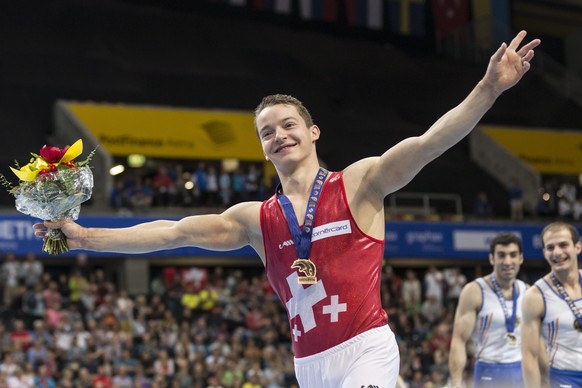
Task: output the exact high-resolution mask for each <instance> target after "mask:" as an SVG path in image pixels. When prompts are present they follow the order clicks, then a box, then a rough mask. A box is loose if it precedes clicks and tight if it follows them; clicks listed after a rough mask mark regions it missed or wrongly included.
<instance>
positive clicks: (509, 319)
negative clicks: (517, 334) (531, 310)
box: [491, 273, 517, 333]
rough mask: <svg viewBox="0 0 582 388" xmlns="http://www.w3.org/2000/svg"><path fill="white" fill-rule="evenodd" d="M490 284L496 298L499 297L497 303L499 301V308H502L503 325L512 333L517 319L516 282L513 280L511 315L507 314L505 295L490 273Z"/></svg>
mask: <svg viewBox="0 0 582 388" xmlns="http://www.w3.org/2000/svg"><path fill="white" fill-rule="evenodd" d="M491 284H493V290H495V293H496V294H497V299H499V303H501V308H502V309H503V313H504V314H505V327H506V328H507V332H508V333H513V331H514V330H515V322H516V319H517V284H516V282H515V281H514V282H513V295H512V298H513V308H512V312H511V315H509V311H508V308H507V303H505V297H504V296H503V293H502V292H501V287H499V283H497V280H495V275H494V274H493V273H492V274H491Z"/></svg>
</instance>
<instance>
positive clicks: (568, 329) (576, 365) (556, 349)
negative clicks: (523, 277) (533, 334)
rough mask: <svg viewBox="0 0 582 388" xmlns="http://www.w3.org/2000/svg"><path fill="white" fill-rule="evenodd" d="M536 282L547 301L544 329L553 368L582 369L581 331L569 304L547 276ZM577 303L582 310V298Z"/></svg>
mask: <svg viewBox="0 0 582 388" xmlns="http://www.w3.org/2000/svg"><path fill="white" fill-rule="evenodd" d="M534 285H535V286H536V287H537V288H538V289H539V290H540V292H541V294H542V298H543V300H544V308H545V312H544V316H543V319H542V324H541V332H542V337H543V338H544V340H545V341H546V346H547V350H548V359H549V364H550V368H555V369H563V370H572V371H580V370H582V350H581V349H582V332H579V331H577V330H576V329H575V327H574V323H575V322H576V318H575V317H574V314H573V313H572V311H571V310H570V307H569V306H568V303H566V301H565V300H564V299H562V297H561V296H560V295H559V294H558V293H557V292H556V291H555V290H554V289H553V288H552V287H551V286H550V284H549V283H548V282H547V281H546V279H544V278H542V279H539V280H538V281H537V282H535V283H534ZM574 305H575V306H576V307H577V308H578V310H582V299H578V300H575V301H574Z"/></svg>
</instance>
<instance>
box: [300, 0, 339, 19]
mask: <svg viewBox="0 0 582 388" xmlns="http://www.w3.org/2000/svg"><path fill="white" fill-rule="evenodd" d="M338 1H339V0H299V15H300V16H301V19H303V20H314V21H324V22H335V21H337V20H338Z"/></svg>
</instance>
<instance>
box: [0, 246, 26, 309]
mask: <svg viewBox="0 0 582 388" xmlns="http://www.w3.org/2000/svg"><path fill="white" fill-rule="evenodd" d="M21 273H22V271H21V266H20V262H19V261H18V260H16V256H15V255H14V253H13V252H8V253H6V256H5V258H4V262H3V263H2V265H1V266H0V280H1V284H2V285H3V288H4V305H5V306H10V305H11V304H12V301H13V300H14V298H15V297H16V296H17V295H18V294H19V292H20V291H19V280H20V275H21Z"/></svg>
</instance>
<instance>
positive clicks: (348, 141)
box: [0, 0, 582, 387]
mask: <svg viewBox="0 0 582 388" xmlns="http://www.w3.org/2000/svg"><path fill="white" fill-rule="evenodd" d="M580 26H582V5H580V3H579V2H577V1H567V0H563V1H558V0H555V1H549V0H547V1H545V0H537V1H534V0H529V1H525V0H524V1H518V0H514V1H509V0H500V1H478V0H357V1H355V0H354V1H338V0H198V1H195V0H190V1H186V0H178V1H172V0H167V1H162V0H159V1H155V0H151V1H130V0H127V1H123V0H99V1H93V0H77V1H72V0H70V1H69V0H55V1H26V0H25V1H19V2H5V3H4V4H2V6H1V8H0V30H1V33H0V128H1V129H2V133H3V134H4V136H3V139H2V142H1V144H0V149H1V151H2V152H0V173H2V174H4V175H6V177H7V178H8V179H9V180H15V179H12V178H13V176H11V174H12V173H11V172H10V170H9V168H8V167H9V166H14V163H15V161H17V162H18V163H19V164H20V165H24V164H26V163H27V162H28V159H29V157H30V153H31V152H34V153H38V152H39V150H40V148H41V147H42V146H43V145H45V144H48V145H55V146H59V147H63V146H65V145H67V144H72V143H73V142H74V141H75V140H77V139H79V138H81V139H83V141H84V144H85V153H84V154H85V155H86V154H88V153H89V152H90V151H91V150H93V149H95V150H96V154H95V157H94V159H93V162H92V164H93V167H94V169H93V172H94V176H95V188H94V191H93V197H92V199H91V200H90V201H89V202H87V203H85V204H83V206H82V210H81V217H80V219H79V222H81V223H82V224H84V225H87V226H101V225H107V226H126V225H131V224H134V223H137V222H140V221H144V220H149V219H153V218H179V217H182V216H185V215H189V214H199V213H208V212H220V211H222V210H223V209H224V208H226V207H227V206H230V205H232V204H234V203H237V202H239V201H242V200H249V199H251V200H262V199H265V198H268V197H269V196H270V195H271V194H272V193H273V187H274V185H275V184H276V183H277V182H276V177H275V176H274V170H273V168H272V166H271V165H270V164H269V163H268V162H265V160H264V158H263V155H262V152H261V149H260V146H259V144H258V141H257V139H256V135H255V131H254V127H253V110H254V108H255V107H256V106H257V104H258V103H259V102H260V100H261V98H262V97H263V96H265V95H269V94H275V93H284V94H291V95H293V96H295V97H297V98H299V99H300V100H301V101H303V103H304V104H305V105H306V107H307V108H308V109H309V110H310V112H311V114H312V116H313V118H314V121H315V123H316V124H317V125H318V126H319V127H320V128H321V131H322V135H321V139H320V140H319V144H318V154H319V156H320V158H321V162H322V164H323V165H325V166H327V167H328V168H329V169H331V170H340V169H343V168H345V167H346V166H348V165H349V164H350V163H352V162H354V161H356V160H358V159H361V158H363V157H366V156H372V155H379V154H381V153H382V152H384V151H385V150H386V149H388V148H389V147H391V146H392V145H394V144H396V143H397V142H398V141H400V140H402V139H404V138H406V137H409V136H417V135H420V134H422V133H423V132H424V131H425V130H426V129H428V128H429V127H430V125H431V124H432V123H433V122H434V121H436V120H437V119H438V118H439V117H440V116H441V115H442V114H444V113H445V112H446V111H447V110H449V109H450V108H452V107H454V106H455V105H456V104H458V103H459V102H460V101H461V100H462V99H463V98H464V97H465V96H466V95H467V94H468V93H469V91H470V90H471V89H472V88H473V87H474V85H475V84H476V83H477V82H478V81H479V80H480V78H481V77H482V75H483V74H484V71H485V69H486V66H487V63H488V61H489V58H490V56H491V54H492V53H493V52H494V51H495V50H496V49H497V47H499V45H500V44H501V42H508V41H509V40H510V39H511V38H512V37H513V36H514V35H515V33H517V32H518V31H519V30H522V29H525V30H527V31H528V37H527V38H526V39H527V40H529V39H533V38H541V39H542V45H541V46H540V48H539V49H538V50H536V56H535V58H534V59H533V61H532V69H531V71H530V72H529V73H528V74H527V75H526V76H525V77H524V78H523V79H522V81H521V82H520V83H519V84H518V85H517V86H515V87H514V88H512V89H510V90H509V91H507V92H506V93H505V94H504V95H502V96H501V97H500V98H499V99H498V101H497V102H496V104H495V105H494V107H493V108H492V109H491V110H490V111H489V112H488V113H487V114H486V115H485V117H484V118H483V120H482V121H481V123H480V124H479V125H478V126H477V127H476V128H475V130H474V131H473V132H472V134H471V135H470V136H469V137H467V138H466V139H464V140H463V141H461V142H460V143H459V144H458V145H456V146H455V147H453V148H452V149H451V150H449V151H448V152H447V153H446V154H444V155H443V156H441V157H440V158H438V159H437V160H436V161H434V162H433V163H431V164H430V165H429V166H427V167H426V168H425V169H424V170H423V171H422V172H421V173H420V174H419V175H418V176H417V177H416V178H415V179H414V180H413V181H412V182H411V183H410V184H409V185H408V186H407V187H405V188H404V189H402V190H401V191H399V192H397V193H394V194H392V195H391V196H389V197H388V198H386V222H387V234H386V241H387V247H386V263H385V264H386V265H385V280H384V288H385V289H384V290H383V298H384V299H383V300H384V301H385V305H386V309H387V311H388V312H389V314H390V316H391V323H392V325H393V330H395V332H396V333H397V334H398V336H399V340H400V344H401V351H402V354H403V365H402V368H401V370H402V372H401V375H402V376H403V378H404V379H405V380H406V381H407V382H408V383H409V384H410V386H414V387H416V386H427V384H428V386H430V384H433V385H432V386H438V385H439V384H440V385H441V386H442V384H443V381H445V380H446V377H447V370H446V357H447V351H448V348H447V346H448V345H447V341H448V338H449V337H448V336H450V328H451V323H452V312H453V311H454V305H455V292H458V290H459V284H457V283H456V282H457V281H462V279H463V278H464V279H465V280H464V281H465V282H467V281H471V280H473V279H474V278H475V277H476V276H480V275H482V274H484V273H487V271H489V270H490V268H489V264H488V260H487V253H488V241H489V239H490V238H491V236H492V235H494V234H495V233H497V232H499V231H513V232H515V233H517V234H519V235H520V236H521V237H522V238H523V240H524V252H525V253H526V263H525V264H524V269H523V270H522V276H523V277H524V278H525V279H527V280H529V281H530V282H533V281H534V280H535V279H537V277H538V276H539V275H540V274H541V273H544V271H545V270H546V266H545V262H544V260H543V257H542V256H541V250H540V244H539V231H540V230H541V227H542V226H543V225H544V223H546V222H549V221H553V220H557V219H562V220H566V221H569V222H573V223H577V225H579V222H580V217H581V216H582V199H581V196H582V192H581V179H582V177H581V172H582V128H581V124H580V123H582V92H581V91H582V83H581V81H580V76H581V74H582V53H581V51H580V49H579V48H580V47H581V45H582V31H581V29H580ZM512 209H513V210H512ZM33 222H34V220H33V219H31V218H30V217H28V216H24V215H21V214H19V213H18V212H16V210H15V209H14V198H13V197H12V196H10V195H9V194H7V193H6V192H5V191H4V190H2V191H0V250H1V251H2V268H3V269H2V276H3V280H4V284H5V286H4V290H3V297H4V299H3V301H4V304H3V310H2V311H3V314H4V315H3V317H4V321H5V325H6V327H5V330H6V333H7V334H6V336H7V337H8V339H9V340H7V341H6V346H5V347H4V348H2V349H0V350H1V351H2V354H3V357H4V358H6V355H8V358H10V357H12V358H16V359H17V362H16V364H17V365H18V367H14V368H12V369H11V370H13V371H19V372H18V373H23V374H26V373H28V374H29V375H31V376H36V377H37V378H38V376H43V375H44V374H47V375H51V376H52V377H51V378H53V379H54V380H55V381H56V383H57V385H58V386H63V387H64V386H69V385H68V384H69V382H68V381H69V380H71V384H73V385H70V386H91V385H82V384H83V378H84V375H85V372H87V374H88V376H89V377H87V379H89V380H91V379H93V380H95V381H101V380H99V379H100V378H101V377H103V380H107V379H110V380H113V379H114V378H116V382H115V384H117V386H130V385H127V384H128V381H129V380H131V384H134V383H135V382H136V381H138V378H139V379H141V378H142V377H143V379H144V383H143V384H150V385H139V386H184V387H190V386H192V387H194V386H201V387H205V386H218V385H222V386H225V387H235V386H243V383H245V382H246V383H248V384H260V385H261V386H264V387H277V386H281V387H287V386H292V385H293V384H294V381H293V373H292V365H289V361H290V360H291V356H290V354H289V349H288V344H289V342H288V340H289V338H288V333H287V332H288V328H287V327H286V325H287V323H286V317H285V314H284V312H282V310H281V306H280V305H279V304H277V303H279V302H278V301H277V300H276V298H275V297H274V296H273V295H272V291H270V288H269V286H268V285H267V284H266V283H265V279H264V275H263V271H262V267H261V265H260V260H259V259H258V258H257V257H256V255H254V252H252V251H251V250H249V249H243V250H239V251H235V252H221V253H220V254H217V253H213V252H207V251H204V250H198V249H183V250H175V251H167V252H161V253H157V254H155V255H143V256H131V257H120V256H119V255H98V254H93V253H85V252H83V253H78V252H75V253H68V254H65V255H62V256H58V257H54V256H47V255H45V254H44V253H42V252H41V249H40V242H39V241H37V240H36V239H35V238H34V236H32V228H31V225H32V223H33ZM31 257H32V258H31ZM29 261H31V262H33V263H37V264H35V265H34V267H36V268H37V270H36V272H35V273H37V276H36V277H34V276H33V277H32V279H27V275H30V273H31V272H30V271H31V270H30V268H32V267H30V266H29V264H27V263H28V262H29ZM14 263H16V264H14ZM6 264H8V265H6ZM39 265H40V271H38V268H39ZM27 268H28V269H27ZM435 270H436V271H437V272H438V273H439V274H440V275H433V273H434V271H435ZM33 272H34V271H33ZM427 276H428V277H427ZM435 276H436V278H437V279H440V280H439V284H440V287H441V288H442V295H441V298H440V299H439V302H438V303H437V306H436V307H435V306H425V307H422V306H423V305H424V304H425V302H427V301H426V300H425V299H426V298H425V294H426V290H427V288H428V286H427V284H429V283H430V280H426V279H432V278H433V277H435ZM407 277H411V278H416V279H417V281H419V285H420V287H421V289H422V292H421V295H422V298H421V300H417V301H416V302H413V303H412V305H411V304H409V302H405V300H408V299H407V298H405V297H404V296H403V295H402V292H401V291H402V289H401V285H402V283H403V282H404V281H405V279H406V278H407ZM459 277H461V280H458V279H459ZM8 279H11V280H10V281H9V280H8ZM411 281H412V280H411ZM427 282H429V283H427ZM52 283H56V286H54V287H56V290H57V291H56V293H55V294H54V295H58V296H60V298H61V299H62V300H61V302H60V303H59V304H58V305H57V304H55V303H54V301H52V299H51V297H50V295H53V294H51V293H50V290H51V288H53V286H51V284H52ZM37 285H38V287H37ZM11 287H12V288H11ZM37 288H38V289H37ZM35 290H36V291H35ZM453 290H455V291H453ZM45 291H46V292H45ZM27 294H31V295H32V294H34V295H41V296H38V298H37V299H38V300H39V305H40V304H42V305H43V306H44V307H43V308H44V310H42V309H41V308H40V307H38V308H37V307H36V306H35V307H34V308H30V306H29V307H26V305H25V303H24V300H25V297H26V295H27ZM43 294H45V295H44V296H42V295H43ZM47 295H48V297H47ZM457 296H458V295H457ZM55 298H57V299H58V297H57V296H55ZM41 302H42V303H41ZM204 302H206V304H205V303H204ZM140 303H142V304H143V305H140ZM427 304H429V303H428V302H427ZM31 306H32V305H31ZM128 306H131V307H128ZM430 307H432V308H433V309H434V311H432V310H430ZM35 309H37V310H38V311H35V312H34V313H32V312H31V310H35ZM156 309H158V310H156ZM48 311H50V314H49V313H48ZM431 311H432V312H431ZM51 317H53V319H52V320H51ZM55 317H56V318H55ZM15 318H18V319H21V320H23V323H24V326H25V329H22V330H23V331H27V332H28V333H29V334H30V338H31V340H30V341H29V342H27V343H26V345H15V341H14V340H13V339H11V338H12V337H13V336H11V335H10V334H11V333H12V332H14V330H17V329H15V328H14V326H15V325H14V324H13V321H14V319H15ZM76 321H80V322H82V325H81V327H80V328H77V329H78V330H80V331H82V332H83V333H90V334H91V335H87V334H85V335H84V336H79V335H78V334H77V333H75V329H74V326H76V325H75V324H74V322H76ZM41 324H42V325H44V330H46V332H47V333H48V336H47V338H49V337H50V338H51V339H54V340H55V341H52V340H51V341H49V340H48V339H47V340H46V341H44V342H43V341H41V342H43V344H40V345H38V346H44V347H45V353H43V354H47V353H48V354H49V355H48V356H46V357H45V358H41V359H37V358H33V359H32V361H31V360H30V359H29V358H28V353H30V352H28V350H29V349H31V348H34V347H35V346H37V345H36V342H35V341H34V339H37V338H38V335H35V334H34V327H35V325H41ZM94 325H95V326H96V327H97V328H95V327H94ZM103 332H104V333H106V334H103V335H101V334H99V333H103ZM107 333H108V334H107ZM111 333H117V334H120V335H119V336H117V335H115V336H113V335H112V334H111ZM123 333H125V334H123ZM121 334H123V335H121ZM0 335H2V334H1V333H0ZM81 337H86V338H85V339H86V341H85V340H77V339H76V340H75V342H76V341H83V346H80V347H79V346H77V345H78V343H77V344H76V345H74V346H73V345H72V341H73V338H81ZM101 337H103V338H101ZM110 337H120V338H122V339H121V340H119V341H117V340H116V341H113V342H114V343H112V340H111V338H110ZM151 337H153V338H154V339H153V340H152V339H151ZM182 337H184V338H183V339H182V340H183V341H184V342H183V344H182V345H180V346H178V343H179V342H180V338H182ZM88 338H92V339H88ZM97 339H98V340H97ZM148 341H153V343H149V342H148ZM197 341H198V342H197ZM0 342H2V339H0ZM16 342H17V341H16ZM198 345H199V346H200V348H198ZM73 348H74V349H76V352H72V351H71V349H73ZM77 348H79V349H77ZM181 348H184V350H179V351H178V350H176V349H181ZM227 348H228V350H225V349H227ZM88 349H89V350H91V351H89V350H88ZM111 349H113V350H112V351H110V350H111ZM144 349H149V350H148V352H150V351H151V354H150V355H149V356H147V357H150V358H149V359H141V357H142V355H143V354H145V353H148V352H146V351H144ZM217 349H218V350H217ZM125 350H127V352H128V353H129V356H127V355H126V354H125V352H124V351H125ZM33 353H35V352H33ZM41 353H42V352H41ZM162 353H165V354H162ZM87 354H92V355H93V358H91V357H88V356H87ZM106 354H109V356H107V355H106ZM85 356H87V357H88V358H91V359H90V360H89V359H87V357H85ZM126 356H127V357H129V358H130V359H131V360H129V361H127V362H126V361H123V362H121V361H120V360H122V359H123V358H124V357H126ZM18 357H20V358H18ZM31 357H32V356H31ZM107 357H114V359H110V358H107ZM217 359H218V360H220V361H217ZM39 360H40V361H39ZM160 360H162V361H160ZM10 362H14V360H13V361H8V363H10ZM116 362H117V363H119V362H121V363H122V364H123V365H125V364H127V365H128V366H127V368H129V369H128V370H126V369H124V368H119V367H117V366H115V367H114V365H118V364H116ZM3 363H6V361H5V360H3ZM154 364H156V365H158V367H154ZM162 364H164V365H170V364H172V365H173V367H172V368H173V369H172V372H171V373H170V372H167V371H166V372H164V371H165V370H166V369H164V368H163V367H162V366H160V365H162ZM51 365H52V368H53V369H52V372H50V369H51ZM55 365H56V366H58V367H55ZM27 368H28V370H27ZM47 368H48V369H49V371H48V372H47V370H46V369H47ZM4 369H6V368H4ZM4 369H3V368H2V366H1V365H0V372H1V373H3V375H2V376H0V381H8V380H10V379H13V377H14V374H15V373H16V372H10V373H7V372H5V371H4ZM3 371H4V372H3ZM65 371H66V372H65ZM241 371H244V373H243V372H241ZM247 371H253V372H252V373H251V372H247ZM467 373H468V376H470V373H471V369H470V367H469V368H468V369H467ZM69 375H71V376H70V377H69ZM142 375H143V376H142ZM225 376H226V377H225ZM188 378H190V379H191V380H188ZM128 379H129V380H128ZM10 381H12V380H10ZM140 381H141V380H140ZM147 381H149V382H147ZM237 381H240V383H237ZM75 384H81V385H75ZM90 384H97V383H90ZM111 384H113V382H111ZM123 384H126V385H123ZM156 384H157V385H156ZM180 384H181V385H180ZM237 384H238V385H237ZM415 384H416V385H415ZM105 386H107V385H105ZM247 386H256V385H247Z"/></svg>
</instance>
